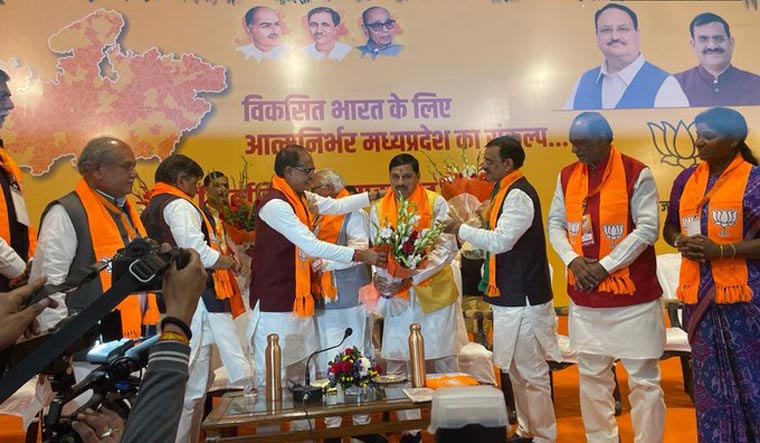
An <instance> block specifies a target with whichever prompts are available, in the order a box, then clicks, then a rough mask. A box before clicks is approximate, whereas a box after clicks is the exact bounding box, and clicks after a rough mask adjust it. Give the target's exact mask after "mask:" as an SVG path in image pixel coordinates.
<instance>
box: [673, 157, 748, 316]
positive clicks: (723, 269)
mask: <svg viewBox="0 0 760 443" xmlns="http://www.w3.org/2000/svg"><path fill="white" fill-rule="evenodd" d="M751 171H752V165H751V164H749V163H748V162H746V161H744V159H743V158H742V156H741V154H737V156H736V158H735V159H734V161H733V162H731V164H730V165H728V167H727V168H726V169H725V170H724V171H723V173H722V174H721V175H720V177H718V180H717V181H716V182H715V184H714V185H713V187H712V189H710V192H708V193H707V194H705V191H706V189H707V182H708V180H709V177H710V167H709V165H708V164H707V163H706V162H703V163H701V164H700V165H699V166H697V169H696V171H694V173H693V174H692V175H691V177H689V180H687V181H686V185H685V186H684V189H683V193H682V194H681V205H680V207H679V213H678V215H679V218H680V220H684V219H689V218H694V217H695V218H696V219H697V220H699V219H700V218H701V215H702V207H703V206H704V205H705V204H708V203H709V208H708V214H709V215H708V219H707V237H708V238H710V239H711V240H713V241H714V242H715V243H717V244H729V243H738V242H741V241H743V240H744V236H743V232H744V226H743V215H744V211H743V207H744V205H743V200H744V190H745V188H746V187H747V180H748V179H749V174H750V172H751ZM681 234H682V235H687V232H686V228H685V226H684V223H683V222H681ZM690 234H691V235H694V233H690ZM724 250H728V248H724ZM710 267H711V268H712V276H713V280H714V281H715V299H714V300H715V303H721V304H724V303H739V302H747V301H751V300H752V296H753V294H752V288H750V287H749V285H748V284H747V279H748V276H749V273H748V271H747V260H746V259H743V258H732V259H729V258H728V256H727V257H726V258H723V259H713V260H711V261H710ZM699 283H700V272H699V263H697V262H694V261H691V260H688V259H686V258H682V259H681V275H680V277H679V282H678V290H677V295H678V299H679V300H681V301H683V302H684V303H687V304H695V303H697V301H698V300H697V299H698V297H697V292H698V289H699Z"/></svg>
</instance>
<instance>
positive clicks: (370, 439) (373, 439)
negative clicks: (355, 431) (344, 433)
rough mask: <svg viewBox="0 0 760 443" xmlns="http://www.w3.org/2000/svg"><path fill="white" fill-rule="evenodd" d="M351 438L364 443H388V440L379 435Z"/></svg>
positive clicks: (354, 436)
mask: <svg viewBox="0 0 760 443" xmlns="http://www.w3.org/2000/svg"><path fill="white" fill-rule="evenodd" d="M352 438H355V439H357V440H361V441H363V442H364V443H388V439H387V438H385V437H383V436H382V435H380V434H365V435H353V436H352Z"/></svg>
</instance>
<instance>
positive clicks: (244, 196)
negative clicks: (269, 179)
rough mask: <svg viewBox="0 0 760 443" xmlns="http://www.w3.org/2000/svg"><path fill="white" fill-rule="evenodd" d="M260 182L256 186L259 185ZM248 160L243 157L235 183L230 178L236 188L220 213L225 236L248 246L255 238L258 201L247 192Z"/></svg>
mask: <svg viewBox="0 0 760 443" xmlns="http://www.w3.org/2000/svg"><path fill="white" fill-rule="evenodd" d="M260 185H261V183H260V184H259V185H257V186H260ZM247 186H248V162H247V161H245V159H243V168H242V169H241V170H240V173H239V174H238V180H237V183H236V182H235V180H234V179H233V180H232V187H233V188H234V189H237V191H236V192H234V193H233V194H232V195H231V196H230V201H229V204H226V205H223V206H222V210H221V213H220V217H221V219H222V222H223V223H224V229H225V231H226V232H227V236H228V237H229V238H230V240H232V242H233V243H235V244H236V245H246V246H250V245H252V244H253V242H254V241H255V239H256V233H255V229H256V212H257V209H258V204H257V203H258V202H257V201H256V199H255V195H258V193H249V192H247V189H246V188H247Z"/></svg>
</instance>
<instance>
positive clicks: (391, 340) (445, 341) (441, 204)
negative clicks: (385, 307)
mask: <svg viewBox="0 0 760 443" xmlns="http://www.w3.org/2000/svg"><path fill="white" fill-rule="evenodd" d="M448 211H449V207H448V205H447V204H446V200H444V198H443V197H441V196H440V195H439V196H437V198H436V200H435V202H434V204H433V221H432V222H433V223H435V222H436V221H439V220H440V221H444V220H446V219H447V218H448ZM370 220H371V221H372V224H371V228H370V231H371V235H372V236H373V237H374V236H375V235H376V233H375V231H376V228H375V226H378V225H379V217H378V214H377V207H376V206H375V205H373V206H372V208H371V212H370ZM456 254H457V246H456V239H455V237H454V236H453V235H450V234H442V235H441V236H440V237H439V238H438V240H437V241H436V244H435V248H434V249H433V250H432V251H431V252H430V254H428V265H427V266H426V267H425V268H423V269H420V270H418V271H417V272H416V273H415V274H414V275H413V276H412V282H413V283H414V284H419V283H420V282H422V281H424V280H426V279H427V278H429V277H431V276H432V275H435V274H436V273H438V272H440V271H441V270H443V269H444V268H445V267H446V266H449V264H450V263H451V261H452V260H453V259H454V257H455V256H456ZM458 312H459V311H458V310H457V304H456V302H455V303H452V304H450V305H449V306H446V307H444V308H441V309H439V310H437V311H434V312H431V313H429V314H425V313H424V312H422V308H421V307H420V304H419V301H418V300H417V295H416V294H415V292H414V288H411V289H409V307H408V308H407V309H406V310H404V311H403V312H401V313H399V314H397V315H389V313H387V312H386V313H384V314H383V316H384V317H385V320H384V321H385V324H384V327H383V346H382V349H381V352H382V357H383V359H384V360H401V361H407V360H409V345H408V339H409V325H411V324H412V323H419V324H420V325H421V326H422V336H423V337H424V339H425V359H426V360H432V359H437V358H443V357H451V356H455V355H457V353H458V352H459V347H460V342H459V340H458V334H457V321H458V319H457V313H458Z"/></svg>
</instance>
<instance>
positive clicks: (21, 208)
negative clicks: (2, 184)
mask: <svg viewBox="0 0 760 443" xmlns="http://www.w3.org/2000/svg"><path fill="white" fill-rule="evenodd" d="M11 196H12V198H13V207H14V208H15V209H16V221H17V222H19V223H21V224H22V225H24V226H29V212H28V211H27V210H26V202H25V201H24V196H23V195H21V191H19V190H17V189H16V188H14V187H11Z"/></svg>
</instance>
